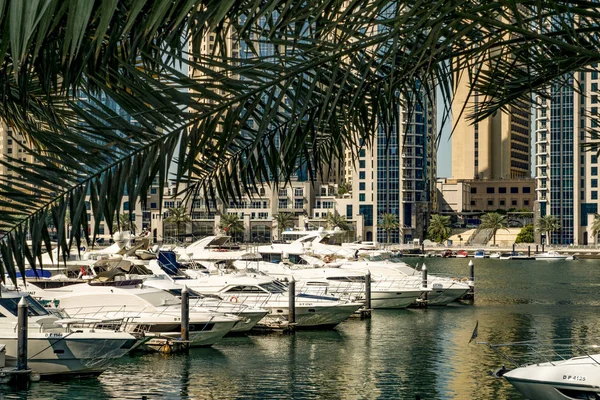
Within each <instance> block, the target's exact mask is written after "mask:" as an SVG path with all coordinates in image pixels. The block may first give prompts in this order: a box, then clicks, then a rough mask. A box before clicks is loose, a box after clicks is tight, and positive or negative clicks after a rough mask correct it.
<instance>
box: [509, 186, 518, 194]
mask: <svg viewBox="0 0 600 400" xmlns="http://www.w3.org/2000/svg"><path fill="white" fill-rule="evenodd" d="M510 192H511V193H519V188H518V187H511V188H510Z"/></svg>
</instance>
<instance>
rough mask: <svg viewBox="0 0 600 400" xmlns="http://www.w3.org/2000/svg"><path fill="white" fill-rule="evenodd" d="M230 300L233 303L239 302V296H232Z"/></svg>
mask: <svg viewBox="0 0 600 400" xmlns="http://www.w3.org/2000/svg"><path fill="white" fill-rule="evenodd" d="M229 301H231V302H233V303H237V302H238V298H237V296H231V298H230V299H229Z"/></svg>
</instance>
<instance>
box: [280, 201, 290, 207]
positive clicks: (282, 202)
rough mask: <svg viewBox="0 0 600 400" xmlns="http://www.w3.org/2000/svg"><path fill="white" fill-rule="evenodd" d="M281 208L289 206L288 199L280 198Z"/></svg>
mask: <svg viewBox="0 0 600 400" xmlns="http://www.w3.org/2000/svg"><path fill="white" fill-rule="evenodd" d="M279 208H288V202H287V199H279Z"/></svg>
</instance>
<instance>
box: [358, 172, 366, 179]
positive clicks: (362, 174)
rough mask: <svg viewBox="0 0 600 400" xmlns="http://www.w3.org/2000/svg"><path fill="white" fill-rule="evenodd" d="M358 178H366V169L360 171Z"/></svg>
mask: <svg viewBox="0 0 600 400" xmlns="http://www.w3.org/2000/svg"><path fill="white" fill-rule="evenodd" d="M358 179H365V171H360V172H359V173H358Z"/></svg>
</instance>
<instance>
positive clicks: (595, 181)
mask: <svg viewBox="0 0 600 400" xmlns="http://www.w3.org/2000/svg"><path fill="white" fill-rule="evenodd" d="M590 186H591V187H593V188H597V187H598V179H592V184H591V185H590Z"/></svg>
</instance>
